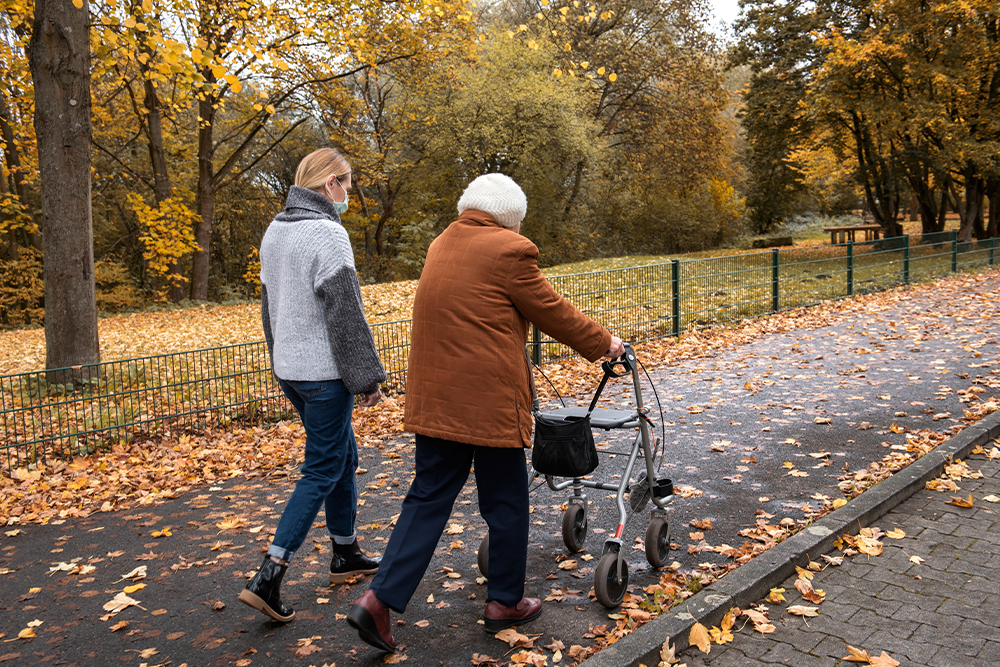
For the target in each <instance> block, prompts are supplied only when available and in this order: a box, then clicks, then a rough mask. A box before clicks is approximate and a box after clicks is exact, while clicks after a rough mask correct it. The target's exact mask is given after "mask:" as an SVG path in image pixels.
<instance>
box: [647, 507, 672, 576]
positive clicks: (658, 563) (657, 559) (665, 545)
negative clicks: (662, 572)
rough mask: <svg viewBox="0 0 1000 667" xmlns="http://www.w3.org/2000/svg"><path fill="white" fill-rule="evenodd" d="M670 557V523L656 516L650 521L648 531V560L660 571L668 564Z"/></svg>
mask: <svg viewBox="0 0 1000 667" xmlns="http://www.w3.org/2000/svg"><path fill="white" fill-rule="evenodd" d="M669 555H670V521H668V520H667V519H666V518H665V517H662V516H654V517H653V518H652V519H650V520H649V528H647V529H646V560H648V561H649V564H650V565H652V566H653V567H655V568H656V569H660V568H661V567H663V566H664V565H666V564H667V557H668V556H669Z"/></svg>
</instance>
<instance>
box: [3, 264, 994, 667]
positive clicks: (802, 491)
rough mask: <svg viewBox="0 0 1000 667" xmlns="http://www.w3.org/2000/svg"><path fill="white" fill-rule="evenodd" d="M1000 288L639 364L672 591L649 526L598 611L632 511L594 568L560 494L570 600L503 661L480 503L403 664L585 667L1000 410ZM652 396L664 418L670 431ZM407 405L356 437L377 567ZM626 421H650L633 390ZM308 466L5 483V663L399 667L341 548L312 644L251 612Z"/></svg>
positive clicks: (250, 453)
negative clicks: (576, 542)
mask: <svg viewBox="0 0 1000 667" xmlns="http://www.w3.org/2000/svg"><path fill="white" fill-rule="evenodd" d="M996 281H997V274H996V273H984V274H979V275H966V276H960V277H957V278H953V279H949V280H945V281H941V282H938V283H935V284H929V285H921V286H917V287H914V288H909V289H899V290H895V291H892V292H888V293H882V294H877V295H869V296H865V297H859V298H855V299H851V300H845V301H840V302H834V303H829V304H825V305H823V306H821V307H818V308H813V309H810V310H803V311H791V312H788V313H783V314H781V315H779V316H775V317H771V318H767V319H762V320H751V321H747V322H743V323H740V324H739V325H737V326H734V327H732V328H728V329H725V330H718V331H707V332H701V333H699V334H691V335H685V336H682V337H681V338H680V339H679V340H676V341H675V340H666V341H663V342H661V343H658V344H655V345H645V346H641V347H639V348H638V353H639V356H640V358H641V359H642V360H644V362H645V363H646V367H647V368H648V369H649V371H650V375H651V377H652V380H653V384H654V385H655V387H656V393H657V394H658V396H659V399H660V401H661V403H662V405H663V409H664V413H665V420H664V421H665V423H664V429H665V431H666V440H665V443H664V444H665V462H664V474H665V475H668V476H670V477H671V478H673V479H674V480H675V483H676V484H677V488H678V490H679V491H680V494H679V497H678V498H676V499H675V502H674V520H673V532H672V541H673V542H674V543H675V544H676V546H677V548H676V550H675V551H673V552H672V553H671V557H672V558H675V559H676V561H677V566H676V567H675V568H673V570H670V571H666V572H662V573H660V572H655V571H652V570H650V569H649V567H648V566H647V565H645V559H644V557H643V546H642V538H641V536H642V534H643V533H644V531H645V523H644V520H645V515H642V516H639V517H637V518H636V520H635V521H633V522H630V524H629V526H628V527H627V529H626V533H625V538H626V540H627V542H626V543H627V544H633V545H634V547H635V548H634V549H633V550H631V551H630V557H629V559H628V560H629V565H630V570H631V578H630V582H631V585H632V591H631V593H630V595H629V597H628V598H627V599H626V604H625V605H624V606H623V608H622V609H620V610H619V611H618V612H617V613H615V614H614V616H612V617H609V616H608V612H607V610H605V609H604V608H603V607H601V606H600V605H598V604H597V603H596V602H595V601H594V600H593V599H592V598H591V597H590V595H589V592H590V589H591V587H592V585H593V571H594V568H595V565H596V559H598V558H599V557H600V553H601V543H602V541H603V537H604V536H605V535H607V534H608V533H609V532H613V530H614V523H615V516H614V510H613V501H612V500H610V499H609V498H607V497H605V495H606V494H604V493H602V492H593V493H592V494H591V495H590V500H591V501H592V503H593V505H591V511H592V513H593V514H592V516H591V524H590V525H591V531H590V535H589V538H588V544H587V548H586V549H585V551H584V552H583V553H580V554H575V555H569V554H567V552H566V550H565V547H563V545H562V540H561V537H560V525H561V518H562V513H563V503H564V502H565V496H564V495H563V494H556V493H552V492H549V491H548V490H546V489H540V490H538V491H536V492H535V494H534V495H533V500H532V502H533V508H534V511H533V517H532V534H531V540H530V546H529V579H530V580H529V582H528V584H527V592H528V594H533V595H540V596H541V597H543V598H545V599H546V603H545V609H546V613H545V614H544V615H543V617H542V618H541V619H539V620H538V621H536V622H534V623H532V624H530V625H525V626H524V627H521V628H518V633H516V634H514V635H509V636H507V635H505V636H504V637H501V638H499V639H496V638H492V637H490V636H488V635H486V634H484V633H482V631H481V630H480V629H479V628H478V627H477V626H476V624H475V619H476V618H478V616H479V615H480V614H481V611H482V604H483V601H484V596H485V590H484V588H483V587H482V585H481V584H480V583H478V573H477V571H476V569H475V565H474V564H475V561H476V559H475V551H476V548H477V547H478V544H479V540H480V539H481V538H482V536H483V535H484V526H483V522H482V520H481V519H480V518H479V516H478V508H477V505H476V496H475V490H474V487H472V486H471V485H470V486H468V487H467V488H466V490H465V491H463V493H462V495H461V496H460V500H459V503H458V504H457V505H456V508H455V512H454V514H453V516H452V519H451V521H450V522H449V524H451V528H450V534H449V535H446V536H445V537H444V538H443V540H442V542H441V543H440V545H439V549H438V552H437V554H436V556H435V559H434V561H433V562H432V565H431V568H430V569H429V570H428V574H427V576H426V577H425V580H424V582H423V583H422V584H421V587H420V588H419V589H418V591H417V595H416V596H415V597H414V599H413V602H412V603H411V606H410V609H408V610H407V613H406V614H405V615H403V616H402V617H394V619H398V620H399V621H401V622H402V624H401V625H397V626H395V627H396V632H397V639H398V640H399V641H400V642H401V643H402V644H403V645H404V649H403V655H404V656H405V657H406V658H407V659H408V660H410V661H411V662H413V664H439V661H441V662H442V663H443V664H450V665H467V664H498V663H510V662H513V663H516V664H550V665H551V664H554V660H555V657H556V654H557V652H558V654H559V656H560V658H561V659H560V663H559V664H572V663H575V662H578V661H579V660H581V659H583V658H585V657H586V656H587V655H589V654H592V653H593V652H594V651H596V650H599V649H600V648H601V647H602V646H606V645H607V644H609V643H612V642H614V641H618V640H619V639H620V638H621V637H622V636H624V635H626V634H627V633H628V632H630V631H631V629H633V628H634V627H636V626H637V625H638V624H641V623H642V622H644V621H645V620H648V619H649V618H652V617H653V616H654V615H655V614H657V613H659V611H661V610H662V609H665V608H667V607H669V605H670V604H672V603H673V602H675V601H677V600H679V599H683V597H685V596H686V595H689V594H690V592H691V591H693V590H697V588H698V587H700V586H701V585H703V584H704V583H708V582H710V581H711V580H712V579H713V578H715V577H717V576H719V575H720V574H722V573H723V572H725V571H726V570H728V569H730V568H732V567H734V566H736V565H738V564H739V563H740V562H744V561H745V560H746V559H748V558H750V557H752V556H753V555H755V554H756V553H760V552H761V551H763V550H764V549H765V548H766V547H767V546H768V544H770V543H773V541H775V540H777V539H780V538H781V535H782V532H783V531H784V532H785V533H786V534H787V533H788V532H791V531H793V530H796V529H797V527H798V526H801V525H802V522H804V521H807V520H808V519H809V517H810V516H815V515H816V514H817V513H819V512H823V511H826V510H827V509H828V508H831V507H833V506H834V505H835V504H836V503H838V502H843V501H846V500H848V499H849V498H850V497H852V496H853V495H856V494H857V493H859V492H861V490H863V489H864V488H865V487H866V486H867V485H869V484H871V483H873V482H874V481H876V480H878V479H880V478H881V477H883V476H885V475H887V474H890V473H891V472H892V471H894V470H898V469H899V468H900V467H902V466H903V465H905V464H906V463H907V462H909V461H910V460H913V459H914V458H915V457H917V456H919V455H920V454H921V453H922V452H923V451H926V449H927V448H928V447H930V446H932V445H933V444H935V443H936V442H939V441H940V440H942V439H943V438H945V437H947V436H948V435H950V434H951V433H954V432H956V431H957V430H959V429H961V428H963V427H964V426H965V425H967V424H968V423H970V422H971V421H973V420H975V419H976V418H977V417H978V416H979V415H982V414H986V413H988V412H989V411H990V410H994V409H996V404H997V400H996V397H997V396H998V395H1000V346H998V340H997V331H996V327H995V324H994V322H995V321H996V318H997V317H998V315H1000V313H997V308H998V306H997V304H996V300H995V298H994V295H995V292H996ZM546 373H547V374H548V375H549V377H550V378H552V380H553V382H554V383H555V384H556V386H557V387H559V388H560V391H561V392H562V393H563V394H564V395H568V396H571V397H576V398H580V399H583V398H586V397H587V395H588V394H589V393H590V392H591V391H592V390H593V386H594V385H595V384H596V381H597V379H598V377H597V374H596V373H595V371H594V367H593V366H591V365H588V364H585V363H576V362H568V363H565V364H556V365H551V366H547V367H546ZM540 386H544V382H542V383H541V384H540ZM651 394H652V392H651V391H649V392H648V393H644V396H645V398H646V402H647V404H652V405H653V406H654V415H655V416H656V418H657V423H658V425H659V421H660V420H659V416H658V414H657V413H658V410H656V408H655V405H656V404H655V402H654V401H652V397H651ZM404 400H405V397H397V398H395V399H393V400H391V401H387V402H385V403H383V404H382V405H380V406H379V407H376V408H374V409H370V410H360V411H358V412H357V414H356V419H355V428H356V430H357V433H358V440H359V445H360V447H361V454H362V461H361V470H359V484H360V486H361V489H362V490H363V494H364V495H363V496H362V501H363V504H361V505H360V507H359V527H360V531H361V535H362V536H363V537H364V538H365V541H364V544H365V547H366V548H368V549H370V550H372V551H380V550H381V545H382V544H383V543H384V541H385V539H386V538H387V537H388V535H389V532H390V527H391V523H392V519H393V516H394V515H395V514H397V513H398V511H399V502H400V500H401V499H402V496H403V494H404V493H405V489H406V488H407V485H408V481H409V477H410V473H411V470H412V441H411V438H410V437H409V436H408V435H406V434H404V433H401V432H400V431H401V424H400V421H399V419H400V416H401V411H400V410H401V406H402V404H403V401H404ZM608 400H609V401H610V402H619V403H624V402H627V401H629V400H631V399H630V398H629V397H627V396H626V395H625V394H624V393H623V392H622V388H621V387H618V388H617V389H616V390H615V391H612V392H610V393H609V395H608ZM657 430H658V429H657ZM623 438H625V439H623ZM599 442H600V443H601V450H602V452H603V454H602V465H601V467H600V468H599V469H598V475H599V476H600V477H602V478H604V479H605V480H607V481H615V480H616V477H620V476H621V473H622V465H623V464H622V461H623V458H624V457H623V456H622V454H621V452H622V451H623V449H625V450H627V446H628V444H629V440H628V436H627V434H624V435H623V436H622V437H618V434H616V433H611V434H607V436H606V437H600V438H599ZM301 447H302V433H301V429H300V428H299V427H298V425H297V424H296V423H290V424H278V425H275V426H272V427H269V428H257V429H244V430H237V431H234V432H231V433H204V434H196V435H187V434H174V435H173V436H172V437H169V438H165V439H163V440H161V441H157V442H149V443H137V444H135V445H132V446H130V447H128V448H123V449H120V450H116V451H114V452H111V453H108V454H105V455H101V456H95V457H88V458H86V459H78V460H76V461H67V462H62V463H59V464H57V465H55V466H52V467H51V468H45V469H40V468H34V469H32V468H21V469H16V470H14V471H12V475H8V474H6V473H5V474H4V476H3V478H2V489H0V494H2V495H0V498H2V500H0V520H2V521H3V522H4V523H6V524H7V527H6V528H5V530H4V531H3V533H0V608H4V609H5V610H7V611H8V612H9V613H8V614H6V615H5V616H4V620H3V621H0V634H2V635H3V636H2V637H0V641H5V642H9V643H8V644H5V645H4V647H2V648H0V659H3V658H4V656H5V655H9V654H13V653H18V655H19V658H17V659H14V658H11V659H10V660H11V661H14V662H15V663H16V662H17V660H18V659H24V658H27V657H31V659H33V660H36V659H37V661H43V660H52V661H57V660H69V661H75V662H77V663H78V664H80V665H106V664H109V663H111V662H117V661H118V660H119V658H121V657H123V656H130V659H131V658H133V657H134V659H135V661H136V663H140V662H146V663H147V664H148V665H154V664H166V662H168V661H169V663H170V664H171V665H180V664H183V663H188V664H189V665H194V664H227V665H228V664H240V665H243V666H247V665H251V664H302V665H308V664H315V665H321V664H333V663H338V664H352V663H353V662H354V661H355V660H356V661H357V662H359V663H361V664H375V663H377V662H379V661H380V656H379V655H378V654H377V653H376V652H374V651H371V650H369V649H368V648H367V647H366V646H365V645H363V644H361V643H360V642H359V641H358V640H357V637H356V635H355V634H354V633H353V632H351V631H350V630H349V628H348V627H347V626H346V624H345V623H343V622H341V621H342V615H343V614H345V613H346V610H347V609H348V608H349V604H350V602H351V601H352V600H353V599H354V598H356V597H357V596H358V595H360V592H361V591H362V590H363V589H364V585H363V582H359V583H361V585H357V584H354V585H347V586H338V587H334V588H330V587H328V586H327V584H326V583H325V574H324V572H325V568H326V567H327V565H328V562H329V561H328V559H329V545H328V541H327V540H326V539H325V537H324V535H323V531H321V530H317V531H314V532H313V533H312V534H311V535H310V539H309V540H308V541H307V544H306V547H307V548H304V549H303V551H302V552H301V553H300V554H299V557H298V561H297V564H296V566H295V567H294V569H293V570H292V571H291V572H290V576H289V581H288V586H287V590H288V598H289V601H290V602H291V603H292V604H293V605H295V606H296V608H297V609H298V610H299V616H298V618H297V620H296V621H295V622H294V623H292V624H290V625H289V626H276V625H272V624H270V623H267V622H265V621H263V620H262V618H263V617H261V616H260V615H259V614H256V613H255V612H252V610H249V609H248V608H244V607H243V606H242V605H239V603H237V602H236V601H235V596H236V594H237V593H238V591H239V589H240V587H241V586H242V585H243V583H244V582H245V577H246V576H247V573H248V572H250V571H252V570H253V569H254V568H256V567H257V566H258V565H259V560H260V557H261V556H260V550H261V549H262V548H263V547H265V546H266V544H267V543H268V541H269V539H270V534H271V532H272V531H273V529H274V527H275V525H276V522H277V517H278V516H279V515H280V511H281V508H282V504H283V502H284V500H285V498H286V497H287V494H288V493H289V492H290V491H291V488H292V482H293V481H294V478H295V474H296V462H297V460H298V459H299V458H300V457H301ZM319 521H320V523H321V522H322V516H321V517H320V520H319ZM39 524H41V525H39ZM636 540H638V541H636ZM119 552H121V553H119ZM569 561H573V563H569ZM142 565H145V566H147V567H146V570H145V572H144V575H145V576H142V577H140V576H139V573H135V570H136V568H138V567H140V566H142ZM455 574H458V577H454V576H453V575H455ZM140 584H144V587H141V588H135V586H138V585H140ZM35 589H37V590H35ZM127 590H128V591H131V592H127ZM120 596H125V597H127V598H129V599H131V600H135V604H133V603H130V602H128V600H126V599H124V598H122V597H120ZM116 600H117V601H116ZM123 605H124V606H123ZM103 617H107V619H106V620H102V618H103ZM36 621H40V623H37V624H36V625H29V624H31V623H36ZM22 633H23V634H22ZM32 635H33V636H32ZM505 640H506V641H505ZM442 646H448V647H449V651H448V653H447V655H442V653H441V647H442ZM133 653H134V654H135V655H134V656H133ZM313 653H315V655H311V654H313ZM36 654H37V655H36Z"/></svg>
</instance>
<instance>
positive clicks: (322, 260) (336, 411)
mask: <svg viewBox="0 0 1000 667" xmlns="http://www.w3.org/2000/svg"><path fill="white" fill-rule="evenodd" d="M350 189H351V166H350V165H349V164H348V163H347V160H345V159H344V158H343V157H342V156H341V155H340V154H339V153H338V152H337V151H335V150H333V149H331V148H321V149H319V150H317V151H314V152H313V153H310V154H309V155H307V156H306V157H305V158H304V159H303V160H302V162H301V163H300V164H299V167H298V170H297V171H296V173H295V185H293V186H292V187H291V189H290V190H289V192H288V200H287V202H286V204H285V210H284V211H282V212H281V213H279V214H278V216H277V217H276V218H275V219H274V221H273V222H272V223H271V224H270V226H269V227H268V228H267V232H266V233H265V234H264V239H263V240H262V241H261V245H260V282H261V319H262V320H263V324H264V337H265V338H266V339H267V347H268V350H269V351H270V354H271V365H272V367H273V369H274V374H275V375H276V376H277V377H278V383H279V384H280V385H281V390H282V391H283V392H284V394H285V396H287V397H288V400H289V401H291V403H292V405H293V406H295V409H296V410H297V411H298V413H299V416H300V417H301V418H302V425H303V427H304V428H305V431H306V451H305V461H304V462H303V464H302V476H301V477H300V478H299V480H298V482H296V484H295V491H294V492H293V493H292V497H291V498H289V500H288V505H287V506H286V507H285V511H284V512H283V513H282V515H281V520H280V521H279V522H278V528H277V530H276V531H275V534H274V540H273V542H272V543H271V546H270V547H269V548H268V550H267V555H266V556H264V562H263V564H262V565H261V567H260V569H259V570H258V571H257V573H256V574H255V575H254V577H253V578H252V579H251V580H250V583H248V584H247V586H246V588H245V589H244V590H242V591H241V592H240V595H239V599H240V601H241V602H243V603H245V604H248V605H250V606H251V607H254V608H255V609H258V610H260V611H261V612H262V613H264V614H266V615H267V616H270V617H271V618H273V619H275V620H278V621H283V622H287V621H290V620H292V618H294V616H295V612H294V611H293V610H292V609H290V608H289V607H287V606H285V605H284V604H282V602H281V597H280V591H279V589H280V587H281V580H282V577H284V575H285V571H286V570H287V569H288V564H289V562H290V561H291V560H292V556H294V555H295V552H296V550H298V548H299V547H300V546H302V543H303V542H304V541H305V538H306V535H307V534H308V533H309V529H310V528H311V527H312V525H313V521H314V520H315V519H316V514H317V513H318V512H319V508H320V507H321V506H323V505H325V506H326V529H327V531H328V532H329V533H330V538H331V540H332V541H333V557H332V560H331V563H330V582H331V583H341V582H343V581H344V580H346V579H347V578H348V577H350V576H354V575H358V574H372V573H374V572H376V571H377V570H378V567H379V559H378V558H370V557H369V556H367V555H365V554H364V552H362V551H361V549H360V547H359V546H358V540H357V536H356V534H355V531H354V521H355V518H356V515H357V489H356V487H355V470H356V469H357V467H358V446H357V443H356V442H355V440H354V430H353V428H352V426H351V412H352V410H353V407H354V397H355V396H360V397H362V398H361V401H360V405H362V406H366V407H367V406H372V405H375V404H376V403H378V401H379V399H380V398H381V396H382V394H381V392H380V390H379V385H380V383H382V382H384V381H385V370H384V369H383V367H382V363H381V362H380V361H379V357H378V351H377V350H376V348H375V340H374V338H373V336H372V332H371V329H370V328H369V327H368V322H367V321H366V320H365V314H364V310H363V306H362V303H361V289H360V287H359V285H358V276H357V273H356V272H355V270H354V253H353V251H352V250H351V242H350V239H349V237H348V235H347V232H346V231H345V230H344V228H343V226H341V224H340V215H341V214H342V213H344V212H345V211H346V210H347V206H348V195H347V191H348V190H350Z"/></svg>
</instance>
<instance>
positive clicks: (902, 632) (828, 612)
mask: <svg viewBox="0 0 1000 667" xmlns="http://www.w3.org/2000/svg"><path fill="white" fill-rule="evenodd" d="M968 463H969V465H970V467H972V468H973V469H974V470H980V471H982V473H983V477H982V478H981V479H963V480H961V482H959V485H960V486H961V492H955V493H954V494H949V493H939V492H937V491H921V492H918V493H916V494H915V495H913V496H912V497H911V498H910V499H909V500H907V501H905V502H904V503H903V504H902V505H900V506H898V507H897V508H896V509H894V510H893V511H891V512H889V513H888V514H887V515H885V516H884V517H882V519H880V520H878V521H876V522H875V525H876V526H878V527H879V528H881V529H882V530H883V531H887V532H888V531H892V530H901V531H903V532H905V533H906V536H905V537H903V538H902V539H898V540H897V539H892V538H887V537H883V538H882V541H883V542H884V545H885V548H884V551H883V553H882V554H880V555H878V556H865V555H864V554H858V555H856V556H850V557H848V558H846V559H845V561H844V564H843V565H841V566H839V567H827V568H826V569H824V570H823V571H822V572H818V573H816V575H815V578H814V579H813V581H812V585H813V587H814V588H816V589H821V590H823V591H824V592H825V593H826V600H825V601H823V602H822V603H820V604H819V605H814V604H813V603H811V602H808V601H806V600H803V599H802V598H801V596H800V595H798V592H797V591H796V589H795V586H794V583H795V578H794V577H793V578H791V579H788V580H787V581H786V582H785V583H784V584H783V585H782V587H783V588H784V589H785V591H786V592H785V594H784V595H785V597H786V598H787V602H785V603H781V604H780V605H772V604H769V603H767V602H764V604H767V606H769V607H770V617H771V621H772V623H773V624H774V625H775V626H776V628H777V630H776V631H775V632H774V633H772V634H765V635H762V634H760V633H758V632H754V631H753V630H752V628H753V625H752V624H748V625H747V626H746V627H744V628H743V629H742V631H740V632H739V633H737V634H736V635H735V639H734V640H733V642H732V643H731V644H726V645H724V646H713V647H712V649H711V652H710V653H709V654H707V655H706V654H704V653H702V652H701V651H700V650H699V649H697V648H695V647H691V648H689V649H688V650H687V651H685V652H684V653H683V655H682V656H681V661H682V662H686V663H687V665H688V667H703V666H705V665H711V666H712V667H755V666H757V665H773V664H781V665H793V666H801V667H807V666H808V667H827V666H832V665H840V664H845V665H846V664H857V663H848V662H843V663H842V662H841V658H842V657H844V656H847V655H848V654H849V651H848V649H847V645H851V646H853V647H855V648H857V649H860V650H863V651H866V652H867V653H868V654H869V655H871V656H872V657H875V656H880V655H881V654H882V652H883V651H884V652H886V653H887V654H888V655H889V656H890V657H891V658H892V659H893V660H896V661H898V662H899V664H900V665H926V666H927V667H995V665H996V664H997V663H998V662H1000V516H998V512H1000V503H996V502H994V503H990V502H988V501H984V500H983V499H984V498H987V497H990V496H992V498H994V499H996V498H997V497H998V496H1000V461H989V460H986V458H985V457H984V456H982V455H978V456H976V455H974V456H972V457H971V458H970V459H969V460H968ZM970 493H971V494H972V497H973V501H974V505H973V507H971V508H963V507H957V506H955V505H951V504H946V502H947V501H948V500H949V498H950V496H951V495H956V496H961V497H966V498H967V496H968V494H970ZM855 532H856V531H855ZM830 555H831V556H840V555H842V553H840V552H839V551H834V552H831V553H830ZM814 557H816V558H817V559H818V556H814ZM915 561H917V562H915ZM762 602H763V601H762ZM791 605H806V606H815V607H818V610H819V616H817V617H814V618H802V617H797V616H792V615H790V614H787V613H786V612H785V609H787V607H788V606H791ZM745 621H746V619H745V618H743V619H740V620H739V621H738V622H737V627H739V626H740V625H742V624H743V623H744V622H745ZM886 664H889V665H891V664H894V663H891V662H888V663H886Z"/></svg>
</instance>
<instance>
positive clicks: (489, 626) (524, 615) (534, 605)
mask: <svg viewBox="0 0 1000 667" xmlns="http://www.w3.org/2000/svg"><path fill="white" fill-rule="evenodd" d="M541 613H542V601H541V600H539V599H538V598H521V601H520V602H518V603H517V604H516V605H515V606H513V607H505V606H503V605H502V604H500V603H499V602H497V601H496V600H490V601H489V602H488V603H487V604H486V611H485V612H484V613H483V621H484V623H485V625H486V631H487V632H500V631H501V630H503V629H505V628H509V627H511V626H514V625H520V624H521V623H527V622H528V621H533V620H535V619H536V618H538V617H539V615H540V614H541Z"/></svg>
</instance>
